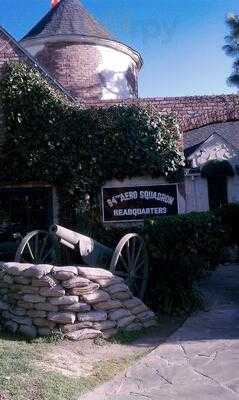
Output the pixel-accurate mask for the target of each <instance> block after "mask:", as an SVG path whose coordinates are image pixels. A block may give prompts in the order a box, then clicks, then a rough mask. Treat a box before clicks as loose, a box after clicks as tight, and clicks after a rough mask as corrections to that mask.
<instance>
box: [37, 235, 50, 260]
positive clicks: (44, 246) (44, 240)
mask: <svg viewBox="0 0 239 400" xmlns="http://www.w3.org/2000/svg"><path fill="white" fill-rule="evenodd" d="M47 239H48V236H47V237H44V239H43V245H42V247H41V250H40V255H39V260H41V259H42V256H43V253H44V250H45V248H46V244H47Z"/></svg>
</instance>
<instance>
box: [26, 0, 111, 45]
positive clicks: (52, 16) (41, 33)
mask: <svg viewBox="0 0 239 400" xmlns="http://www.w3.org/2000/svg"><path fill="white" fill-rule="evenodd" d="M57 35H64V36H65V35H78V36H83V37H97V38H101V39H108V40H114V39H113V37H111V35H110V34H109V33H108V32H107V30H106V29H105V28H104V27H103V26H102V25H101V24H100V23H99V22H97V21H96V20H95V19H94V18H93V17H92V16H91V15H90V14H89V13H88V12H87V11H86V9H85V8H84V7H83V6H82V4H81V3H80V1H79V0H61V1H60V2H59V3H58V4H57V5H56V6H55V7H53V8H52V9H51V10H50V11H49V12H48V13H47V14H46V15H45V16H44V17H43V18H42V19H41V20H40V21H39V22H38V23H37V24H36V25H35V26H34V27H33V28H32V29H31V30H30V31H29V32H28V33H27V34H26V36H24V38H23V39H22V40H26V39H33V38H44V37H49V36H57Z"/></svg>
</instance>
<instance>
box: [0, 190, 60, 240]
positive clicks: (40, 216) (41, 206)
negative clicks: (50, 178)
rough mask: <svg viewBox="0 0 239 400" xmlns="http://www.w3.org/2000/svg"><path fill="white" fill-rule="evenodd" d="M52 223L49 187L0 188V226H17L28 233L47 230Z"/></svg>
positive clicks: (51, 202)
mask: <svg viewBox="0 0 239 400" xmlns="http://www.w3.org/2000/svg"><path fill="white" fill-rule="evenodd" d="M52 223H53V196H52V188H51V187H14V188H12V187H11V188H0V226H2V225H4V226H7V225H17V226H19V228H20V229H19V230H20V231H22V232H28V231H31V230H33V229H47V228H48V227H49V225H51V224H52Z"/></svg>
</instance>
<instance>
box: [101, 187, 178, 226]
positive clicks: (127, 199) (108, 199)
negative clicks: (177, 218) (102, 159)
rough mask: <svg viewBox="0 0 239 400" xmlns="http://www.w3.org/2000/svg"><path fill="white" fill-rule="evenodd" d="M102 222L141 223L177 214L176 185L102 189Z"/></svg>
mask: <svg viewBox="0 0 239 400" xmlns="http://www.w3.org/2000/svg"><path fill="white" fill-rule="evenodd" d="M102 197H103V199H102V200H103V221H104V222H117V221H142V220H144V219H145V218H148V217H159V216H161V215H173V214H178V197H177V185H157V186H156V185H152V186H134V187H117V188H103V190H102Z"/></svg>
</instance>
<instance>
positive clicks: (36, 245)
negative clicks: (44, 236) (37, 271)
mask: <svg viewBox="0 0 239 400" xmlns="http://www.w3.org/2000/svg"><path fill="white" fill-rule="evenodd" d="M38 244H39V237H38V235H36V236H35V246H34V249H35V251H34V253H35V257H36V261H38Z"/></svg>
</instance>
